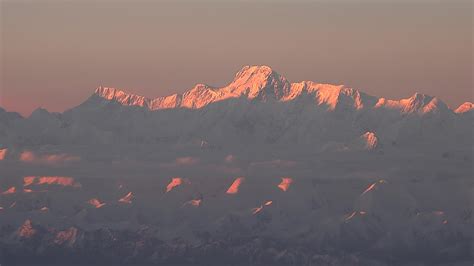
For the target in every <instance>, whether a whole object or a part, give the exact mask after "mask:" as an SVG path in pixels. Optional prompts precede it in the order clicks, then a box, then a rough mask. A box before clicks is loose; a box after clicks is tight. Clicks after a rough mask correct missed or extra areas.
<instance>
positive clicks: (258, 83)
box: [222, 66, 290, 100]
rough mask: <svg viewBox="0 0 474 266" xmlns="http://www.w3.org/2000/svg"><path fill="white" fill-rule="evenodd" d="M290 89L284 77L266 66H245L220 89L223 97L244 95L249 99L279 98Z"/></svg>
mask: <svg viewBox="0 0 474 266" xmlns="http://www.w3.org/2000/svg"><path fill="white" fill-rule="evenodd" d="M289 90H290V83H289V82H288V81H287V80H286V78H285V77H283V76H281V75H280V74H278V73H277V72H276V71H274V70H273V69H271V68H270V67H268V66H245V67H243V68H242V69H241V70H240V71H239V72H238V73H237V74H236V75H235V78H234V80H233V81H232V82H231V83H230V84H229V85H227V86H226V87H225V88H223V89H222V92H223V93H224V94H226V97H225V98H229V97H232V96H241V95H246V96H247V98H249V99H254V98H261V99H262V100H267V99H276V100H278V99H280V98H283V97H284V96H285V95H286V94H287V93H288V92H289Z"/></svg>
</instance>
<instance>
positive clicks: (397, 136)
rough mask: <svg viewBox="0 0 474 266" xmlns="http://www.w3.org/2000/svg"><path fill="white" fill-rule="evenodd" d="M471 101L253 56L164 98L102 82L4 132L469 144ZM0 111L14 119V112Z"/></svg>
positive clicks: (36, 138) (33, 136)
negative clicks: (64, 106) (231, 74)
mask: <svg viewBox="0 0 474 266" xmlns="http://www.w3.org/2000/svg"><path fill="white" fill-rule="evenodd" d="M471 109H472V105H469V104H468V103H466V104H464V105H463V106H461V107H459V108H458V109H456V111H453V110H451V109H450V108H448V106H447V105H446V104H445V103H444V102H443V101H441V100H440V99H438V98H436V97H432V96H429V95H424V94H419V93H415V94H414V95H413V96H411V97H409V98H407V99H401V100H389V99H385V98H378V97H375V96H371V95H368V94H366V93H364V92H362V91H359V90H357V89H353V88H347V87H345V86H343V85H330V84H320V83H315V82H311V81H303V82H299V83H290V82H289V81H288V80H287V79H286V78H285V77H283V76H282V75H280V74H278V73H277V72H276V71H274V70H272V69H271V68H270V67H267V66H246V67H244V68H242V70H240V71H239V72H238V73H237V74H236V75H235V78H234V79H233V81H232V82H230V83H229V84H228V85H227V86H224V87H222V88H213V87H210V86H207V85H204V84H198V85H196V86H195V87H194V88H192V89H191V90H189V91H186V92H184V93H182V94H173V95H170V96H166V97H158V98H155V99H150V98H146V97H143V96H138V95H134V94H130V93H126V92H125V91H122V90H119V89H114V88H106V87H99V88H97V89H96V91H95V92H94V93H93V94H92V96H91V97H89V98H88V99H87V100H86V101H85V102H84V103H82V104H80V105H79V106H77V107H75V108H72V109H70V110H68V111H66V112H64V113H61V114H59V113H55V114H53V113H49V112H47V111H46V110H44V109H38V110H36V111H35V112H33V114H32V115H31V116H30V117H28V118H26V119H18V118H17V120H21V121H17V122H16V123H14V125H12V126H9V128H8V130H6V129H3V130H2V133H3V134H2V135H1V136H0V138H1V139H0V140H1V141H2V142H3V143H31V144H48V143H49V144H59V143H71V142H72V143H85V144H87V143H89V144H90V143H112V142H122V143H123V142H134V141H142V142H149V141H172V142H186V143H190V142H193V141H197V142H201V141H205V142H206V143H209V144H210V145H212V146H215V147H217V146H232V145H238V146H240V145H245V144H251V145H254V144H256V143H258V144H283V143H289V142H291V143H293V144H295V145H299V146H303V147H307V148H311V149H320V148H321V147H322V146H324V145H325V144H328V143H333V142H336V143H345V144H347V143H350V142H353V141H354V140H356V139H357V138H358V137H359V136H361V135H362V134H364V133H366V132H373V133H375V134H376V135H377V139H378V143H379V144H387V143H389V144H390V143H398V144H400V145H402V146H403V145H405V146H412V145H418V144H420V145H429V144H430V143H432V142H438V143H443V144H444V143H446V142H449V145H458V146H463V145H465V143H466V141H472V136H471V135H472V134H470V133H471V132H472V116H471V115H466V114H469V113H470V111H469V110H471ZM3 113H5V112H3ZM10 116H11V115H10ZM0 118H1V119H2V120H4V121H7V120H8V121H9V122H8V123H12V122H11V120H12V119H13V118H10V119H5V118H2V117H0ZM0 121H1V120H0ZM15 121H16V120H15ZM0 123H2V122H0ZM3 123H6V122H3ZM5 131H7V132H5ZM385 146H386V147H387V145H385ZM318 147H319V148H318Z"/></svg>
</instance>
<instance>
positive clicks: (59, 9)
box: [0, 0, 473, 115]
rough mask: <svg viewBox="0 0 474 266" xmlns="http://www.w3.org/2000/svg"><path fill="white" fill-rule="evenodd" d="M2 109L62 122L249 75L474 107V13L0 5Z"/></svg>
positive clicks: (418, 8)
mask: <svg viewBox="0 0 474 266" xmlns="http://www.w3.org/2000/svg"><path fill="white" fill-rule="evenodd" d="M0 7H1V33H2V34H1V41H0V44H1V84H0V85H1V88H0V106H2V107H4V108H6V109H7V110H9V111H17V112H20V113H22V114H23V115H29V114H30V113H31V111H32V110H34V109H36V108H37V107H40V106H41V107H44V108H46V109H48V110H50V111H63V110H65V109H67V108H70V107H73V106H75V105H78V104H80V103H81V102H82V101H84V100H85V99H86V98H87V97H88V96H89V95H90V94H92V92H93V91H94V89H95V88H96V87H97V86H99V85H103V86H109V87H117V88H124V89H126V90H128V91H130V92H133V93H136V94H140V95H144V96H148V97H155V96H163V95H168V94H171V93H174V92H183V91H185V90H187V89H189V88H191V87H192V86H193V85H194V84H196V83H206V84H209V85H212V86H222V85H225V84H227V83H228V82H230V81H231V80H232V78H233V76H234V75H235V73H236V72H237V71H238V70H239V69H240V68H241V67H242V66H244V65H255V64H258V65H260V64H262V65H269V66H271V67H272V68H273V69H274V70H276V71H277V72H279V73H280V74H282V75H283V76H285V77H286V78H287V79H289V80H290V81H291V82H297V81H301V80H313V81H316V82H324V83H334V84H345V85H347V86H350V87H354V88H358V89H361V90H363V91H365V92H367V93H369V94H372V95H376V96H383V97H388V98H394V99H399V98H406V97H409V96H411V95H412V94H413V93H415V92H422V93H427V94H430V95H435V96H438V97H440V98H441V99H443V100H444V101H445V102H447V103H448V105H450V106H451V107H454V106H457V105H459V104H460V103H462V102H464V101H472V100H473V74H472V65H473V52H472V50H473V47H472V45H473V43H472V36H473V26H472V12H473V8H472V2H471V1H469V0H467V1H452V0H450V1H429V0H423V1H420V0H419V1H398V0H397V1H395V0H379V1H375V0H374V1H355V0H353V1H351V0H345V1H343V0H333V1H291V3H290V2H285V1H279V2H276V1H258V0H256V1H229V0H227V1H225V0H222V1H191V0H188V1H168V2H164V1H132V0H129V1H110V0H102V1H98V0H95V1H92V0H89V1H87V0H86V1H67V0H58V1H34V0H30V1H21V0H7V1H5V0H0Z"/></svg>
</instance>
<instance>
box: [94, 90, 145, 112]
mask: <svg viewBox="0 0 474 266" xmlns="http://www.w3.org/2000/svg"><path fill="white" fill-rule="evenodd" d="M94 94H95V95H97V96H99V97H101V98H104V99H106V100H109V101H116V102H118V103H120V104H122V105H133V106H141V107H148V106H149V102H150V99H147V98H145V97H143V96H139V95H135V94H131V93H127V92H125V91H122V90H119V89H115V88H107V87H102V86H100V87H98V88H97V89H96V90H95V93H94Z"/></svg>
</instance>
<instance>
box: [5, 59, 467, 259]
mask: <svg viewBox="0 0 474 266" xmlns="http://www.w3.org/2000/svg"><path fill="white" fill-rule="evenodd" d="M472 110H473V105H472V103H465V104H463V105H461V106H460V107H459V108H456V109H455V110H452V109H450V108H449V107H448V106H447V105H446V104H445V103H443V102H442V101H441V100H440V99H438V98H436V97H432V96H429V95H423V94H419V93H415V94H414V95H413V96H411V97H409V98H406V99H401V100H389V99H384V98H379V97H375V96H371V95H368V94H366V93H364V92H362V91H360V90H357V89H353V88H347V87H345V86H342V85H330V84H319V83H316V82H311V81H303V82H299V83H290V82H289V81H288V80H287V79H286V78H284V77H283V76H282V75H280V74H278V73H277V72H275V71H273V70H272V69H271V68H269V67H267V66H247V67H244V68H243V69H242V70H241V71H239V72H238V73H237V74H236V76H235V78H234V79H233V80H232V81H231V82H230V83H229V84H228V85H226V86H224V87H221V88H214V87H210V86H207V85H204V84H198V85H196V86H195V87H194V88H192V89H191V90H189V91H186V92H184V93H182V94H174V95H171V96H166V97H158V98H154V99H150V98H146V97H143V96H138V95H133V94H130V93H126V92H125V91H123V90H119V89H113V88H105V87H99V88H98V89H96V91H95V92H94V93H93V94H92V95H91V96H90V97H89V98H88V99H86V100H85V101H84V102H83V103H81V104H80V105H79V106H77V107H74V108H71V109H69V110H67V111H65V112H63V113H51V112H48V111H47V110H45V109H41V108H39V109H37V110H35V111H34V112H33V113H32V114H31V115H30V116H29V117H26V118H24V117H21V116H20V115H18V114H16V113H9V112H6V111H5V110H3V109H0V264H2V265H3V264H5V265H10V264H20V263H46V264H47V263H53V262H54V263H67V262H69V261H71V260H74V261H76V262H78V263H84V264H92V263H95V264H123V263H131V264H158V265H403V264H409V265H417V264H427V265H433V264H454V265H456V263H458V264H460V265H462V263H466V262H468V263H471V262H472V259H473V258H474V249H473V247H474V241H473V239H474V238H473V235H474V231H473V228H474V226H473V221H474V220H473V215H472V214H473V213H474V196H473V195H474V182H473V179H472V176H473V168H472V160H473V158H474V157H473V154H472V152H473V144H474V138H473V128H474V115H473V111H472Z"/></svg>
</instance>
